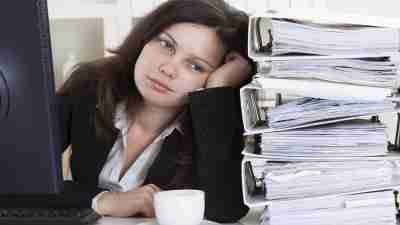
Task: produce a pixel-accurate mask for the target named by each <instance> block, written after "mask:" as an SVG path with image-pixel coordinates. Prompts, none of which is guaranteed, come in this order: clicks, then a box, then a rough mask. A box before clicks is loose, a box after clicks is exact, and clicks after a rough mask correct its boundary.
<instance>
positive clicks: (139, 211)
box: [97, 184, 161, 217]
mask: <svg viewBox="0 0 400 225" xmlns="http://www.w3.org/2000/svg"><path fill="white" fill-rule="evenodd" d="M159 191H161V189H160V188H159V187H157V186H156V185H154V184H148V185H145V186H142V187H139V188H136V189H133V190H130V191H127V192H107V193H104V194H103V195H101V196H100V198H99V199H98V202H97V211H98V212H97V213H99V214H100V215H106V216H116V217H128V216H137V215H139V216H144V217H154V216H155V213H154V205H153V196H154V194H155V193H156V192H159Z"/></svg>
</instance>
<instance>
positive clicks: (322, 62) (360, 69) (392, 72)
mask: <svg viewBox="0 0 400 225" xmlns="http://www.w3.org/2000/svg"><path fill="white" fill-rule="evenodd" d="M395 56H396V57H395ZM395 56H392V57H375V58H364V59H314V60H304V59H297V60H296V61H295V62H292V61H291V60H280V61H271V62H260V63H259V73H260V75H261V76H267V77H275V78H296V79H318V80H324V81H330V82H338V83H349V84H356V85H365V86H375V87H384V88H394V87H398V86H399V73H398V70H399V66H400V65H399V63H400V61H399V58H400V56H399V55H398V54H396V55H395Z"/></svg>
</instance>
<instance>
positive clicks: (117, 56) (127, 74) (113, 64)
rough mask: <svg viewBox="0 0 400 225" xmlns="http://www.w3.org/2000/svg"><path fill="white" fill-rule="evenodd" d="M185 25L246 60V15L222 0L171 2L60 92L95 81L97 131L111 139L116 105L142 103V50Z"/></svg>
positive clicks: (140, 22)
mask: <svg viewBox="0 0 400 225" xmlns="http://www.w3.org/2000/svg"><path fill="white" fill-rule="evenodd" d="M182 22H189V23H196V24H201V25H206V26H209V27H211V28H215V30H216V32H217V34H218V36H219V38H220V39H221V40H222V42H223V43H224V44H225V45H226V47H227V49H229V50H234V51H237V52H239V53H241V54H242V55H243V56H245V57H247V56H246V55H247V29H248V16H247V15H246V14H245V13H244V12H242V11H238V10H237V9H235V8H233V7H231V6H230V5H228V4H227V3H225V2H224V1H223V0H169V1H167V2H165V3H163V4H161V5H160V6H159V7H157V8H156V9H155V10H153V11H152V12H150V13H149V14H148V15H146V16H145V17H143V18H142V19H140V21H139V22H138V23H137V24H136V25H135V26H134V28H133V29H132V30H131V32H130V33H129V34H128V36H127V37H126V39H125V40H124V41H123V43H122V44H121V45H120V46H119V47H118V48H117V49H115V50H110V52H112V53H113V54H114V56H112V57H106V58H102V59H100V60H97V61H94V62H91V63H87V64H85V65H83V66H81V67H80V68H79V69H78V71H77V74H79V77H78V76H73V75H72V76H71V77H70V79H68V80H67V82H65V83H64V85H63V87H61V89H60V90H59V93H60V94H68V93H70V94H71V93H72V92H73V91H74V90H79V91H81V92H82V91H86V90H82V89H80V88H79V87H82V83H83V82H84V81H89V80H96V81H97V84H96V85H93V86H95V87H96V92H97V98H98V99H97V115H96V131H97V134H98V136H100V137H103V138H107V137H110V136H111V134H113V133H114V132H115V131H116V130H115V128H114V125H113V116H114V111H115V108H116V106H117V104H118V103H119V102H120V101H122V100H127V102H128V105H127V110H128V111H131V109H132V107H133V106H134V103H137V102H138V101H141V96H140V94H139V93H138V90H137V87H136V85H135V82H134V79H133V73H134V65H135V62H136V60H137V58H138V56H139V54H140V52H141V50H142V48H143V47H144V45H145V44H146V43H147V42H149V41H150V40H152V39H153V38H154V37H155V36H156V35H158V34H159V33H160V32H162V31H163V30H165V29H166V28H168V27H169V26H171V25H174V24H176V23H182ZM85 68H86V69H87V71H93V70H94V73H93V72H91V73H88V72H85ZM89 68H90V69H89ZM79 71H81V73H80V72H79ZM87 91H89V89H88V90H87Z"/></svg>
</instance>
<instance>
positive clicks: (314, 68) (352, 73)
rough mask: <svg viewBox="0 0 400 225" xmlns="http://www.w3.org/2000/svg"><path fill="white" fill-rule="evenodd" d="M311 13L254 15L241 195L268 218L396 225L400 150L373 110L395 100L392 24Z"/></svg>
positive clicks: (397, 60) (393, 108) (394, 105)
mask: <svg viewBox="0 0 400 225" xmlns="http://www.w3.org/2000/svg"><path fill="white" fill-rule="evenodd" d="M292 13H293V12H292ZM313 15H314V14H313V12H309V13H305V14H302V16H296V14H285V13H273V12H269V13H266V15H264V16H263V15H260V16H259V15H256V16H253V17H251V19H250V24H249V38H248V47H249V57H250V58H252V59H253V60H254V61H256V63H257V69H258V71H257V74H255V76H254V79H253V81H252V82H251V83H250V84H248V85H246V86H244V87H242V88H241V91H240V96H241V107H242V118H243V125H244V128H245V135H253V136H251V138H248V139H247V140H248V143H247V145H246V147H245V149H244V150H243V154H244V155H245V156H246V157H245V158H244V159H243V162H242V173H243V177H242V183H243V197H244V201H245V203H246V204H248V205H249V206H261V205H267V208H266V210H265V211H264V215H263V217H262V218H261V222H262V224H265V225H267V224H269V225H288V224H290V225H303V224H304V225H310V224H311V225H313V224H316V225H317V224H318V225H324V224H326V225H328V224H329V225H333V224H335V225H336V224H340V225H369V224H371V225H372V224H374V225H375V224H385V225H386V224H387V225H389V224H390V225H394V224H396V216H395V215H396V207H395V199H394V194H393V189H394V188H395V187H398V186H400V175H399V174H400V173H399V171H400V169H399V165H400V157H399V155H398V154H397V155H396V154H393V153H392V152H388V150H387V148H388V137H387V135H386V133H385V125H384V124H382V123H380V121H379V118H378V117H377V116H378V115H379V114H381V113H383V112H397V111H398V110H399V102H400V98H399V93H398V89H399V85H400V82H399V81H400V75H399V66H400V53H399V49H400V38H399V37H400V33H399V30H398V26H385V25H382V26H379V23H380V20H379V21H378V20H375V21H371V20H368V19H365V20H363V19H360V18H359V17H342V16H335V17H333V18H326V16H324V15H322V16H321V15H319V14H318V13H316V14H315V15H318V16H313ZM302 17H304V19H303V18H302ZM321 18H324V19H323V21H320V20H321ZM346 18H347V19H346ZM348 18H358V19H357V21H358V22H357V23H353V22H352V21H351V20H349V19H348ZM344 21H346V22H344ZM364 21H367V22H368V23H365V24H363V22H364ZM385 24H386V23H385ZM371 212H373V213H371Z"/></svg>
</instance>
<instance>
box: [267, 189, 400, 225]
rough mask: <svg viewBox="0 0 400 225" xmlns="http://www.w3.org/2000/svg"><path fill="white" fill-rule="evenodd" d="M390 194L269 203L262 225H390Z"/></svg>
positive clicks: (393, 219) (393, 221)
mask: <svg viewBox="0 0 400 225" xmlns="http://www.w3.org/2000/svg"><path fill="white" fill-rule="evenodd" d="M394 201H395V200H394V196H393V192H392V191H381V192H371V193H363V194H352V195H343V196H323V197H316V198H303V199H295V200H287V201H273V202H271V203H270V204H269V205H268V207H267V209H266V210H265V211H264V213H263V215H262V218H261V220H262V222H261V224H262V225H288V224H296V225H314V224H315V225H332V224H340V225H342V224H349V225H366V224H368V225H369V224H370V225H377V224H379V225H393V224H396V216H395V214H396V209H395V206H394V205H395V202H394Z"/></svg>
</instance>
